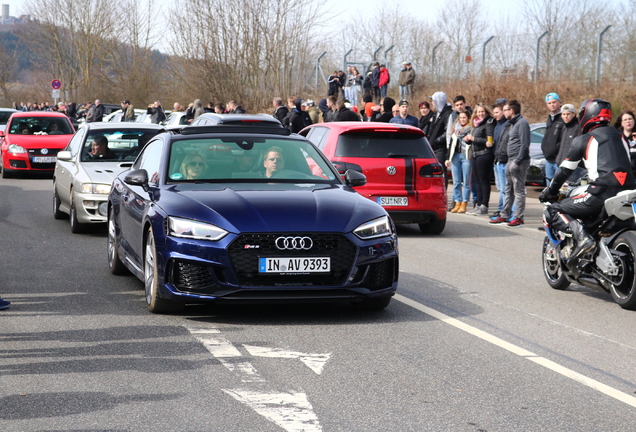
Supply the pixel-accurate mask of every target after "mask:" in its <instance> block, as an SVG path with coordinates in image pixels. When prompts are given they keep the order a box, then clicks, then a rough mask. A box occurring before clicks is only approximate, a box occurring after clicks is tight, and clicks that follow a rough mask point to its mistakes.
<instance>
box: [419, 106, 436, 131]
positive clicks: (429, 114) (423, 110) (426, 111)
mask: <svg viewBox="0 0 636 432" xmlns="http://www.w3.org/2000/svg"><path fill="white" fill-rule="evenodd" d="M419 108H420V114H421V115H422V116H421V117H420V119H419V121H418V125H419V128H420V129H422V132H424V134H425V135H428V129H429V128H430V127H431V119H432V118H433V116H435V113H434V112H433V110H431V104H429V103H428V102H426V101H424V102H420V105H419Z"/></svg>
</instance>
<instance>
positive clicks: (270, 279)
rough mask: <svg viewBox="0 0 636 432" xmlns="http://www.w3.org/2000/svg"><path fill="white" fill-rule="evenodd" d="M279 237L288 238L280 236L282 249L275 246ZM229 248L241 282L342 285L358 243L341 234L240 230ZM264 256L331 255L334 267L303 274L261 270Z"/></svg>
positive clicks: (279, 241)
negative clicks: (255, 232)
mask: <svg viewBox="0 0 636 432" xmlns="http://www.w3.org/2000/svg"><path fill="white" fill-rule="evenodd" d="M279 238H283V239H287V241H286V242H284V241H282V240H278V243H279V246H281V247H282V248H283V249H282V250H281V249H280V248H278V247H277V246H276V241H277V239H279ZM306 239H310V240H311V242H309V241H308V240H306ZM285 243H286V245H285ZM309 243H311V247H310V248H308V246H309ZM228 252H229V256H230V262H231V263H232V267H233V268H234V271H235V273H236V276H237V278H238V281H239V284H240V285H242V286H262V287H277V286H279V287H285V286H307V287H310V286H342V285H344V284H345V283H346V282H347V277H348V276H349V273H350V272H351V268H352V266H353V263H354V261H355V258H356V252H357V246H356V245H354V244H353V243H352V242H351V241H349V240H348V239H347V238H346V237H345V236H344V235H342V234H323V233H321V234H313V233H310V234H307V233H293V234H292V233H268V234H241V235H240V236H238V237H237V238H236V239H234V241H233V242H232V243H231V244H230V245H229V247H228ZM261 257H266V258H275V257H299V258H308V257H330V258H331V271H330V272H329V273H327V274H321V273H311V274H304V275H278V274H261V273H259V272H258V267H259V266H258V264H259V261H258V260H259V258H261Z"/></svg>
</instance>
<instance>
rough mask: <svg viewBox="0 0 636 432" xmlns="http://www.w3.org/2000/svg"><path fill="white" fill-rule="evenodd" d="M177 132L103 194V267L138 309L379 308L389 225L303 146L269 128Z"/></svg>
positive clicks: (346, 179)
mask: <svg viewBox="0 0 636 432" xmlns="http://www.w3.org/2000/svg"><path fill="white" fill-rule="evenodd" d="M244 118H245V120H241V121H243V122H244V123H245V124H240V122H241V121H239V122H238V124H220V125H212V126H209V125H208V126H186V127H183V128H182V129H180V130H174V131H169V132H166V133H162V134H160V135H157V136H156V137H154V138H153V139H152V140H151V141H150V142H149V143H148V144H147V145H146V147H145V148H144V149H143V150H142V152H141V153H140V154H139V156H138V158H137V159H136V161H135V162H134V164H133V166H132V167H131V169H130V170H129V171H126V172H123V173H121V174H120V175H119V176H118V177H116V178H115V180H114V182H113V185H112V188H111V192H110V195H109V197H108V264H109V267H110V270H111V272H112V273H113V274H124V273H128V272H132V273H133V274H134V275H135V276H137V277H138V278H139V279H141V280H142V281H143V282H144V285H145V297H146V302H147V305H148V309H149V310H150V311H151V312H155V313H165V312H175V311H179V310H182V309H183V307H184V306H185V305H186V304H196V303H205V302H250V303H253V302H272V303H280V302H290V301H292V302H312V301H340V302H347V303H351V304H353V305H356V306H358V307H363V308H369V309H382V308H385V307H386V306H387V305H388V304H389V302H390V300H391V297H392V296H393V294H394V293H395V290H396V287H397V281H398V271H399V266H398V249H397V237H396V234H395V228H394V226H393V223H392V222H391V220H390V218H389V217H388V215H387V213H386V212H385V210H384V209H383V208H382V207H380V206H379V205H378V204H376V203H375V202H373V201H371V200H368V199H366V198H364V197H362V196H361V195H359V194H358V193H356V191H355V190H354V189H353V186H359V185H363V184H364V183H365V182H366V179H365V177H364V175H363V174H361V173H359V172H357V171H348V172H346V173H345V175H344V176H343V177H341V176H340V175H339V174H338V172H337V171H336V170H335V169H334V167H333V166H332V164H331V163H330V162H329V161H328V160H327V159H326V158H325V157H324V155H323V154H322V153H321V152H320V151H319V150H318V149H317V148H316V147H314V146H313V145H312V144H311V143H310V142H309V141H307V140H306V139H305V138H303V137H301V136H299V135H291V134H290V133H289V132H288V131H287V130H286V129H284V128H282V127H280V125H274V124H271V123H264V122H261V120H258V121H255V122H252V123H250V118H251V116H249V115H246V116H245V117H244Z"/></svg>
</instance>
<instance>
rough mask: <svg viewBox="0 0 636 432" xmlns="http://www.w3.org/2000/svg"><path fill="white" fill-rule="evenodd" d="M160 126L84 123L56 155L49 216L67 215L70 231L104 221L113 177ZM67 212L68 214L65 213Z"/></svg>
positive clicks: (130, 162) (159, 130)
mask: <svg viewBox="0 0 636 432" xmlns="http://www.w3.org/2000/svg"><path fill="white" fill-rule="evenodd" d="M163 131H164V127H163V126H161V125H156V124H139V123H131V122H127V123H103V122H99V123H86V124H84V126H83V127H82V128H81V129H79V130H78V131H77V133H76V134H75V135H74V136H73V138H72V139H71V141H70V142H69V144H68V146H66V148H65V149H64V150H63V151H60V152H59V153H58V154H57V162H56V164H55V172H54V174H53V217H54V218H55V219H63V218H66V217H70V220H71V231H72V232H74V233H79V232H82V231H84V228H86V226H87V225H88V224H95V223H106V220H107V201H108V193H109V192H110V186H111V183H112V182H113V179H114V178H115V177H116V176H117V175H119V174H120V173H121V172H123V171H125V170H127V169H129V168H130V166H131V165H132V164H133V162H134V161H135V159H136V158H137V155H138V154H139V152H140V151H141V149H143V147H144V146H145V145H146V143H148V141H149V140H150V139H151V138H152V137H153V136H155V135H157V134H158V133H161V132H163ZM67 215H68V216H67Z"/></svg>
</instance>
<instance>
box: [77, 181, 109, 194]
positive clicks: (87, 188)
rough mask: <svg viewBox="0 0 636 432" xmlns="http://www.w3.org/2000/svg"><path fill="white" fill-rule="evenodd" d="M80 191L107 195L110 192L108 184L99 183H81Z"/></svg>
mask: <svg viewBox="0 0 636 432" xmlns="http://www.w3.org/2000/svg"><path fill="white" fill-rule="evenodd" d="M82 192H83V193H89V194H102V195H108V194H109V193H110V185H107V184H100V183H84V184H83V185H82Z"/></svg>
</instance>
